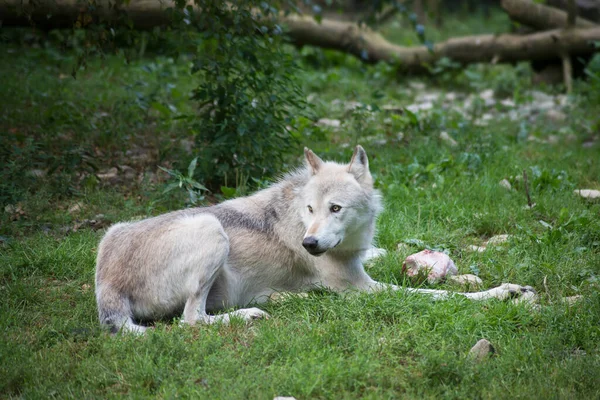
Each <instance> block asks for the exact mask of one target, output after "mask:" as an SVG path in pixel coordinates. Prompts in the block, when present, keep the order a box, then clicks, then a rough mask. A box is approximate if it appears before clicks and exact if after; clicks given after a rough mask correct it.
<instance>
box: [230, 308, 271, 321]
mask: <svg viewBox="0 0 600 400" xmlns="http://www.w3.org/2000/svg"><path fill="white" fill-rule="evenodd" d="M235 313H236V314H237V316H239V317H241V318H242V319H243V320H244V321H252V320H255V319H269V317H270V315H269V314H268V313H266V312H264V311H263V310H261V309H260V308H256V307H252V308H244V309H242V310H237V311H236V312H235Z"/></svg>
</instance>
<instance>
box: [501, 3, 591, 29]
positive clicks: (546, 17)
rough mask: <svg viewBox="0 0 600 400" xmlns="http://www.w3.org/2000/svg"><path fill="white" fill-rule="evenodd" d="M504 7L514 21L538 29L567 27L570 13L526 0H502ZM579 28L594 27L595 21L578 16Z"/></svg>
mask: <svg viewBox="0 0 600 400" xmlns="http://www.w3.org/2000/svg"><path fill="white" fill-rule="evenodd" d="M501 5H502V8H503V9H504V11H506V13H507V14H508V15H509V16H510V18H511V19H512V20H513V21H517V22H519V23H521V24H523V25H527V26H529V27H531V28H534V29H536V30H542V31H543V30H548V29H557V28H565V27H566V26H567V22H568V14H567V13H566V12H564V11H562V10H559V9H558V8H554V7H548V6H545V5H543V4H539V3H534V2H531V1H525V0H502V2H501ZM575 26H576V27H578V28H592V27H595V26H598V25H596V24H595V23H593V22H591V21H588V20H586V19H583V18H581V17H578V18H576V19H575Z"/></svg>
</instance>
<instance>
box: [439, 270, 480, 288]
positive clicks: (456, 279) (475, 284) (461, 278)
mask: <svg viewBox="0 0 600 400" xmlns="http://www.w3.org/2000/svg"><path fill="white" fill-rule="evenodd" d="M448 282H450V283H453V284H455V285H458V286H462V287H464V288H467V289H468V288H474V289H475V288H480V287H481V286H483V281H482V280H481V278H480V277H478V276H477V275H473V274H464V275H455V276H450V277H448Z"/></svg>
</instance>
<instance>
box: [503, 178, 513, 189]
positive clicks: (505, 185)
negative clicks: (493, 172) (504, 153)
mask: <svg viewBox="0 0 600 400" xmlns="http://www.w3.org/2000/svg"><path fill="white" fill-rule="evenodd" d="M500 186H502V187H503V188H504V189H506V190H512V185H511V184H510V182H509V181H508V179H502V180H501V181H500Z"/></svg>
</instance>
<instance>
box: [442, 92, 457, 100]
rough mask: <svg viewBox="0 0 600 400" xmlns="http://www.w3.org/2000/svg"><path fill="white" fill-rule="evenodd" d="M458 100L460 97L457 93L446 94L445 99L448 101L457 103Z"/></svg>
mask: <svg viewBox="0 0 600 400" xmlns="http://www.w3.org/2000/svg"><path fill="white" fill-rule="evenodd" d="M456 99H458V95H457V94H456V93H454V92H449V93H446V97H445V100H446V101H455V100H456Z"/></svg>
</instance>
